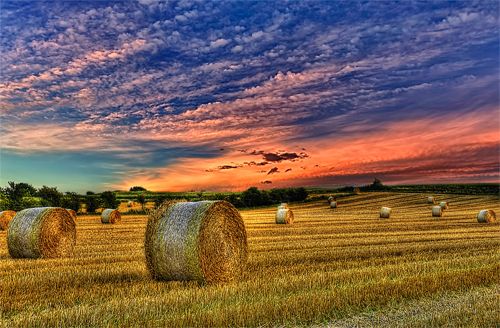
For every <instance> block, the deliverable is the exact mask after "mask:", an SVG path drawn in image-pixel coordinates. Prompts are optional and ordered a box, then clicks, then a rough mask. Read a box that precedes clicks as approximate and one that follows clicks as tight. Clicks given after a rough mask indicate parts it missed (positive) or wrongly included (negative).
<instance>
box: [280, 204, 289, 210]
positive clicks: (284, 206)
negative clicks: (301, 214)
mask: <svg viewBox="0 0 500 328" xmlns="http://www.w3.org/2000/svg"><path fill="white" fill-rule="evenodd" d="M280 208H288V204H287V203H281V204H279V205H278V209H280Z"/></svg>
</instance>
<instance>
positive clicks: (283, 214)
mask: <svg viewBox="0 0 500 328" xmlns="http://www.w3.org/2000/svg"><path fill="white" fill-rule="evenodd" d="M276 223H277V224H292V223H293V212H292V210H291V209H289V208H279V209H278V211H276Z"/></svg>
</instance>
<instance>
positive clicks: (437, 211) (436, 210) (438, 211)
mask: <svg viewBox="0 0 500 328" xmlns="http://www.w3.org/2000/svg"><path fill="white" fill-rule="evenodd" d="M432 216H435V217H441V216H443V208H442V207H441V206H439V205H436V206H432Z"/></svg>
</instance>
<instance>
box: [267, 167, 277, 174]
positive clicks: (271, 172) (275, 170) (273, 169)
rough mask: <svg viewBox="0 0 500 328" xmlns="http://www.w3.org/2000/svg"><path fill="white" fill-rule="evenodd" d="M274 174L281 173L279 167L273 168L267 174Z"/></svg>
mask: <svg viewBox="0 0 500 328" xmlns="http://www.w3.org/2000/svg"><path fill="white" fill-rule="evenodd" d="M274 173H279V170H278V168H277V167H273V168H272V169H270V170H269V172H267V175H269V174H274Z"/></svg>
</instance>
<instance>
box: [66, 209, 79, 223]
mask: <svg viewBox="0 0 500 328" xmlns="http://www.w3.org/2000/svg"><path fill="white" fill-rule="evenodd" d="M66 211H68V212H69V214H70V215H71V217H72V218H73V220H76V217H77V214H76V211H75V210H73V209H71V208H67V209H66Z"/></svg>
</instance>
